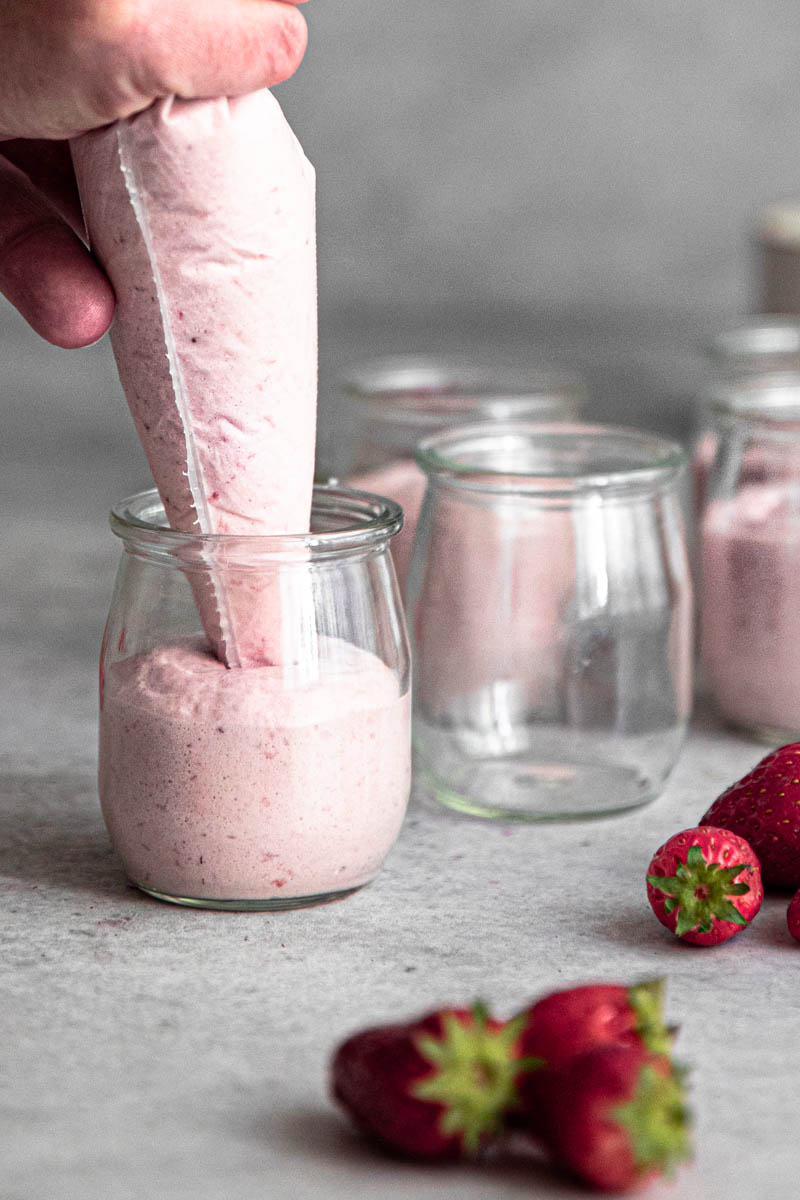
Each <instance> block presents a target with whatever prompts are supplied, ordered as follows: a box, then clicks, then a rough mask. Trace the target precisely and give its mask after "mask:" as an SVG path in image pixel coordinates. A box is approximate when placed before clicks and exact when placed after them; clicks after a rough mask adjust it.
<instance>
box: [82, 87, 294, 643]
mask: <svg viewBox="0 0 800 1200" xmlns="http://www.w3.org/2000/svg"><path fill="white" fill-rule="evenodd" d="M72 152H73V159H74V162H75V169H76V173H77V177H78V182H79V186H80V193H81V200H82V203H83V207H84V212H85V216H86V222H87V228H88V230H89V234H90V237H91V242H92V248H93V250H94V252H95V253H96V254H97V255H98V257H99V258H100V260H101V262H102V263H103V265H104V267H105V269H106V270H107V272H108V274H109V276H110V278H111V281H112V283H113V285H114V290H115V293H116V296H117V311H116V316H115V319H114V324H113V327H112V333H111V340H112V345H113V348H114V353H115V356H116V361H117V366H118V369H119V374H120V379H121V380H122V385H123V388H124V390H125V395H126V397H127V400H128V403H129V405H130V409H131V413H132V415H133V419H134V422H135V424H136V428H137V431H138V433H139V437H140V439H141V442H142V446H143V447H144V450H145V453H146V455H147V458H148V462H149V464H150V468H151V470H152V472H153V477H154V479H155V482H156V486H157V487H158V490H159V493H160V495H161V499H162V501H163V503H164V507H165V509H166V513H167V518H168V520H169V522H170V525H171V526H172V527H173V528H174V529H177V530H183V531H187V532H197V533H202V534H218V533H223V534H250V533H253V534H281V533H301V532H305V531H307V530H308V525H309V516H310V508H311V492H312V481H313V470H314V442H315V422H316V390H317V317H316V311H317V303H316V299H317V298H316V251H315V213H314V171H313V168H312V167H311V165H310V164H309V163H308V161H307V160H306V158H305V156H304V154H303V151H302V148H301V147H300V144H299V143H298V141H297V139H296V138H295V136H294V134H293V133H292V131H291V129H290V128H289V126H288V124H287V123H286V121H285V119H284V117H283V114H282V112H281V110H280V107H279V106H278V104H277V101H276V100H275V99H274V97H273V96H272V95H271V94H270V93H269V92H268V91H261V92H256V93H253V94H252V95H249V96H241V97H237V98H235V99H230V100H227V99H220V100H203V101H184V100H178V99H176V98H175V97H170V98H168V99H165V100H161V101H159V102H158V103H156V104H154V105H153V106H152V107H151V108H149V109H147V110H146V111H145V112H142V113H139V114H138V115H137V116H134V117H132V118H130V119H129V120H125V121H119V122H117V123H115V124H113V125H110V126H107V127H106V128H104V129H101V130H97V131H95V132H93V133H89V134H86V135H85V136H83V137H81V138H78V139H76V140H75V141H74V142H73V145H72ZM209 579H210V584H209V582H208V581H207V582H206V585H205V587H201V586H200V585H199V584H198V585H196V587H195V595H196V601H197V604H198V608H199V610H200V615H201V617H202V619H203V623H204V626H205V628H206V631H207V633H208V635H209V637H210V639H211V641H212V644H213V645H214V647H215V649H216V651H217V653H218V654H219V655H220V657H221V658H222V659H223V660H224V661H226V662H227V663H228V665H230V666H245V665H248V664H252V663H263V662H274V661H280V659H281V618H280V615H279V613H280V603H279V599H278V597H277V596H276V595H275V593H274V590H273V588H272V586H270V585H268V584H266V583H265V582H264V577H263V576H262V578H261V580H260V581H259V580H258V579H257V578H256V577H253V576H250V577H248V576H242V577H241V578H239V579H237V580H235V581H234V579H233V578H232V577H230V576H229V577H226V581H225V585H224V587H223V584H222V582H221V580H220V578H219V577H218V576H217V575H216V574H215V573H214V572H213V571H212V572H211V573H210V575H209Z"/></svg>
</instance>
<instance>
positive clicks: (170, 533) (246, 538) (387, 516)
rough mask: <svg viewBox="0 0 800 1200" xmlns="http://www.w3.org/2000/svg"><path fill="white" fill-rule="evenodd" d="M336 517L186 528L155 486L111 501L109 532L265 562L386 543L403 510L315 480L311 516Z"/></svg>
mask: <svg viewBox="0 0 800 1200" xmlns="http://www.w3.org/2000/svg"><path fill="white" fill-rule="evenodd" d="M315 516H316V517H317V518H318V520H320V519H324V518H327V519H328V520H330V521H333V520H338V521H339V522H340V524H339V526H338V527H337V528H333V529H325V530H316V531H312V532H310V533H281V534H272V533H270V534H263V533H245V534H239V533H211V534H202V533H185V532H181V531H179V530H176V529H172V528H170V526H169V525H168V524H167V519H166V514H165V512H164V506H163V504H162V502H161V499H160V497H159V495H158V492H157V491H156V489H155V488H148V489H146V490H145V491H141V492H136V493H135V494H134V495H132V496H128V497H126V498H125V499H124V500H121V501H120V502H119V503H118V504H115V505H114V506H113V508H112V509H111V513H110V524H111V529H112V531H113V532H114V533H115V534H116V535H117V537H120V538H122V540H123V542H125V544H126V545H129V546H131V547H133V548H135V549H137V550H139V551H144V552H145V553H151V554H152V553H155V554H158V553H159V552H161V553H162V554H163V553H166V554H167V555H170V556H171V555H172V554H176V553H177V554H179V555H180V557H181V558H182V559H185V558H186V557H187V555H189V556H191V555H192V554H193V553H196V554H197V556H198V557H199V558H201V559H202V558H203V557H204V556H205V555H206V554H207V553H208V552H209V551H212V552H213V553H215V554H217V553H221V554H223V555H224V556H225V558H226V559H229V560H231V561H233V562H237V563H244V562H250V561H254V562H259V563H263V562H267V561H270V560H273V559H274V560H278V559H283V558H289V559H297V558H298V557H302V558H304V559H308V558H311V559H318V558H323V557H333V556H336V557H339V556H341V555H347V554H353V553H359V552H363V551H365V550H370V549H376V548H379V547H381V546H384V545H387V544H388V542H389V540H390V539H391V538H392V537H394V535H395V534H396V533H398V532H399V531H400V529H401V528H402V525H403V510H402V509H401V507H400V505H399V504H396V503H395V501H394V500H390V499H388V497H385V496H379V495H376V494H375V493H373V492H362V491H356V490H354V489H353V488H348V487H344V486H342V485H339V484H332V483H326V484H314V491H313V499H312V506H311V520H312V530H313V524H314V517H315Z"/></svg>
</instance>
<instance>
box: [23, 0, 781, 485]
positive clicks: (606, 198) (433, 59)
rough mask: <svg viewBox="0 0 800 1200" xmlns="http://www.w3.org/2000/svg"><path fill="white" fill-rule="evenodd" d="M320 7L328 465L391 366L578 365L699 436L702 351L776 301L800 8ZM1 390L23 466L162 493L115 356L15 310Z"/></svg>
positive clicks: (502, 2) (288, 100)
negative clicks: (345, 409) (57, 466)
mask: <svg viewBox="0 0 800 1200" xmlns="http://www.w3.org/2000/svg"><path fill="white" fill-rule="evenodd" d="M305 12H306V14H307V18H308V22H309V26H310V31H311V36H310V44H309V49H308V53H307V55H306V59H305V62H304V63H303V65H302V67H301V69H300V71H299V72H298V74H297V75H296V76H295V78H294V79H292V80H290V81H289V82H287V83H286V84H283V85H282V86H281V87H280V88H279V89H278V95H279V98H280V100H281V103H282V104H283V106H284V108H285V111H286V113H287V115H288V116H289V118H290V120H291V122H292V124H293V125H294V127H295V130H296V132H297V133H298V135H299V137H300V138H301V140H302V142H303V143H304V145H305V147H306V150H307V152H308V154H309V157H310V158H311V159H312V160H313V162H314V163H315V165H316V167H317V172H318V183H319V189H318V194H319V246H320V261H319V266H320V332H321V347H320V395H321V410H320V443H321V462H322V466H323V467H324V468H325V467H331V466H335V465H336V458H337V455H336V447H335V439H336V433H337V431H338V432H339V433H341V431H342V428H343V426H342V423H341V421H340V420H339V415H338V412H337V396H336V379H337V377H338V375H339V374H340V372H341V371H342V370H343V369H344V368H345V367H346V366H347V365H349V364H350V363H352V362H354V361H357V360H359V359H362V358H364V357H368V356H371V355H374V354H379V353H381V352H383V351H390V350H391V351H396V350H412V351H414V350H417V351H418V350H464V349H467V350H469V351H471V352H473V353H475V354H477V355H481V356H484V357H486V358H491V359H499V360H504V361H509V360H513V361H515V362H517V363H520V364H525V363H535V362H538V361H541V360H542V359H544V358H550V359H552V358H560V359H562V360H568V361H569V362H571V363H573V364H575V365H578V366H580V367H581V368H582V369H583V370H584V371H585V372H586V374H587V376H588V377H589V382H590V384H591V386H592V391H593V402H592V415H595V416H598V417H600V418H603V419H609V418H611V419H621V420H625V421H628V422H630V423H635V424H640V425H650V426H654V427H661V428H667V429H671V430H673V431H675V432H677V433H680V434H686V433H687V431H688V429H689V427H690V423H691V407H692V406H691V397H692V394H693V393H694V392H695V391H696V389H697V386H698V380H699V378H700V375H701V371H702V365H701V358H700V356H699V354H698V351H697V346H698V342H699V341H700V340H702V338H703V337H704V336H705V335H706V333H707V332H709V331H710V330H712V329H714V328H715V327H716V326H717V325H718V324H719V323H720V322H721V321H723V320H725V319H727V318H729V317H730V316H732V315H733V314H735V313H737V312H744V311H746V310H747V309H750V308H753V307H755V306H757V304H758V272H757V255H756V251H755V247H754V242H753V230H754V228H755V225H756V223H757V220H758V215H759V213H760V211H761V210H762V208H763V206H764V205H765V204H767V203H769V202H772V201H775V200H780V199H784V198H787V197H791V196H797V195H800V179H799V178H798V173H799V172H800V154H799V153H798V138H799V136H800V135H799V132H798V120H797V107H798V105H797V95H798V75H799V74H800V6H798V5H797V3H796V0H760V2H759V3H755V2H754V0H710V2H704V3H701V4H698V3H697V0H658V3H653V2H650V3H646V2H643V0H613V2H612V0H583V3H579V2H578V0H494V2H493V3H491V4H486V3H478V0H460V3H450V4H420V3H417V4H410V5H409V4H379V3H376V0H339V2H338V3H332V2H331V0H324V2H323V0H310V2H309V3H308V4H307V5H306V6H305ZM1 303H2V302H0V304H1ZM0 398H1V399H2V402H3V406H4V410H5V412H6V413H9V412H10V410H11V409H14V410H17V413H16V415H17V416H19V419H20V421H21V427H20V429H19V432H20V433H21V434H25V435H26V436H27V437H29V438H30V440H31V442H32V445H31V446H29V447H28V448H27V449H26V450H25V452H26V453H28V452H30V453H35V443H36V439H37V438H38V437H39V436H40V426H41V424H42V423H46V425H47V427H48V430H49V431H50V432H51V433H52V432H53V431H57V430H63V433H64V436H65V437H67V438H71V439H75V440H76V441H77V443H78V445H79V446H80V445H85V444H86V441H87V439H89V440H90V441H92V442H93V443H97V442H98V441H103V440H104V439H105V440H106V441H108V442H109V443H110V445H111V446H112V447H113V448H115V449H116V453H117V454H118V464H119V476H120V485H121V486H127V485H128V480H130V481H131V483H132V486H138V485H139V484H140V483H142V482H145V481H146V480H147V478H148V475H147V470H146V467H145V466H144V464H143V460H142V459H141V457H140V455H139V451H138V446H137V444H136V442H135V439H133V438H132V436H131V431H130V427H129V420H128V417H127V413H126V411H125V407H124V403H123V402H122V400H121V397H120V393H119V390H118V387H117V384H116V381H115V377H114V371H113V366H112V365H111V363H110V354H109V351H108V346H107V343H106V342H103V343H101V345H100V346H99V347H97V348H95V349H92V350H89V351H78V352H70V353H67V352H63V351H55V350H50V349H48V348H47V347H45V346H43V345H41V344H39V343H38V342H37V340H36V339H35V338H33V337H31V336H28V335H27V334H26V332H25V330H24V329H22V327H21V325H20V323H19V322H17V321H15V320H14V319H13V317H11V316H10V315H9V314H8V311H7V307H6V308H3V307H0ZM9 419H10V420H11V423H12V424H13V423H14V421H15V420H16V416H15V415H14V414H12V416H11V417H10V418H9ZM9 438H10V434H9V435H8V436H7V437H6V439H5V449H4V450H3V448H2V447H0V454H3V455H4V459H7V458H8V457H14V458H16V456H17V452H18V449H19V447H18V445H17V444H16V443H14V444H11V442H10V440H9ZM0 465H1V463H0ZM106 499H110V497H107V498H106Z"/></svg>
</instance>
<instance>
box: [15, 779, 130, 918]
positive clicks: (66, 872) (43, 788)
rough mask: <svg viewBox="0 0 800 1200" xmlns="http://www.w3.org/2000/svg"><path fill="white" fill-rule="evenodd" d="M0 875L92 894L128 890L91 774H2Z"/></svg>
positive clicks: (23, 882)
mask: <svg viewBox="0 0 800 1200" xmlns="http://www.w3.org/2000/svg"><path fill="white" fill-rule="evenodd" d="M0 875H1V876H3V877H4V878H5V879H7V880H17V881H18V882H19V883H20V884H23V885H28V886H39V887H43V886H46V887H58V888H66V889H69V890H70V891H74V892H91V893H93V894H94V895H102V896H117V897H118V896H120V895H123V894H127V893H128V892H129V888H128V884H127V882H126V880H125V877H124V875H123V874H122V870H121V867H120V865H119V862H118V861H117V859H116V857H115V855H114V852H113V851H112V849H111V846H110V845H109V841H108V836H107V834H106V831H105V827H104V825H103V819H102V816H101V814H100V806H99V803H98V800H97V790H96V785H95V782H94V779H93V778H92V777H91V776H90V775H37V774H34V773H31V774H0ZM6 886H7V887H8V886H9V885H6Z"/></svg>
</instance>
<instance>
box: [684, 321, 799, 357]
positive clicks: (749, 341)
mask: <svg viewBox="0 0 800 1200" xmlns="http://www.w3.org/2000/svg"><path fill="white" fill-rule="evenodd" d="M706 348H707V350H708V352H709V354H710V355H711V357H712V358H713V359H715V361H716V362H717V363H720V364H728V365H729V366H733V365H734V364H737V362H738V365H739V366H740V367H741V364H742V360H750V361H751V363H752V369H753V370H761V369H763V363H764V362H765V361H766V360H768V359H770V358H774V357H778V358H780V357H783V356H786V357H789V358H795V359H797V360H798V362H799V363H800V317H797V318H795V317H792V316H790V315H770V314H766V313H765V314H757V315H754V316H751V317H744V318H742V319H741V320H740V321H737V322H734V323H732V324H731V325H728V326H726V327H725V328H723V329H720V330H718V331H717V332H716V333H715V334H714V335H713V337H712V338H711V339H710V340H709V341H708V342H707V343H706Z"/></svg>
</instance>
